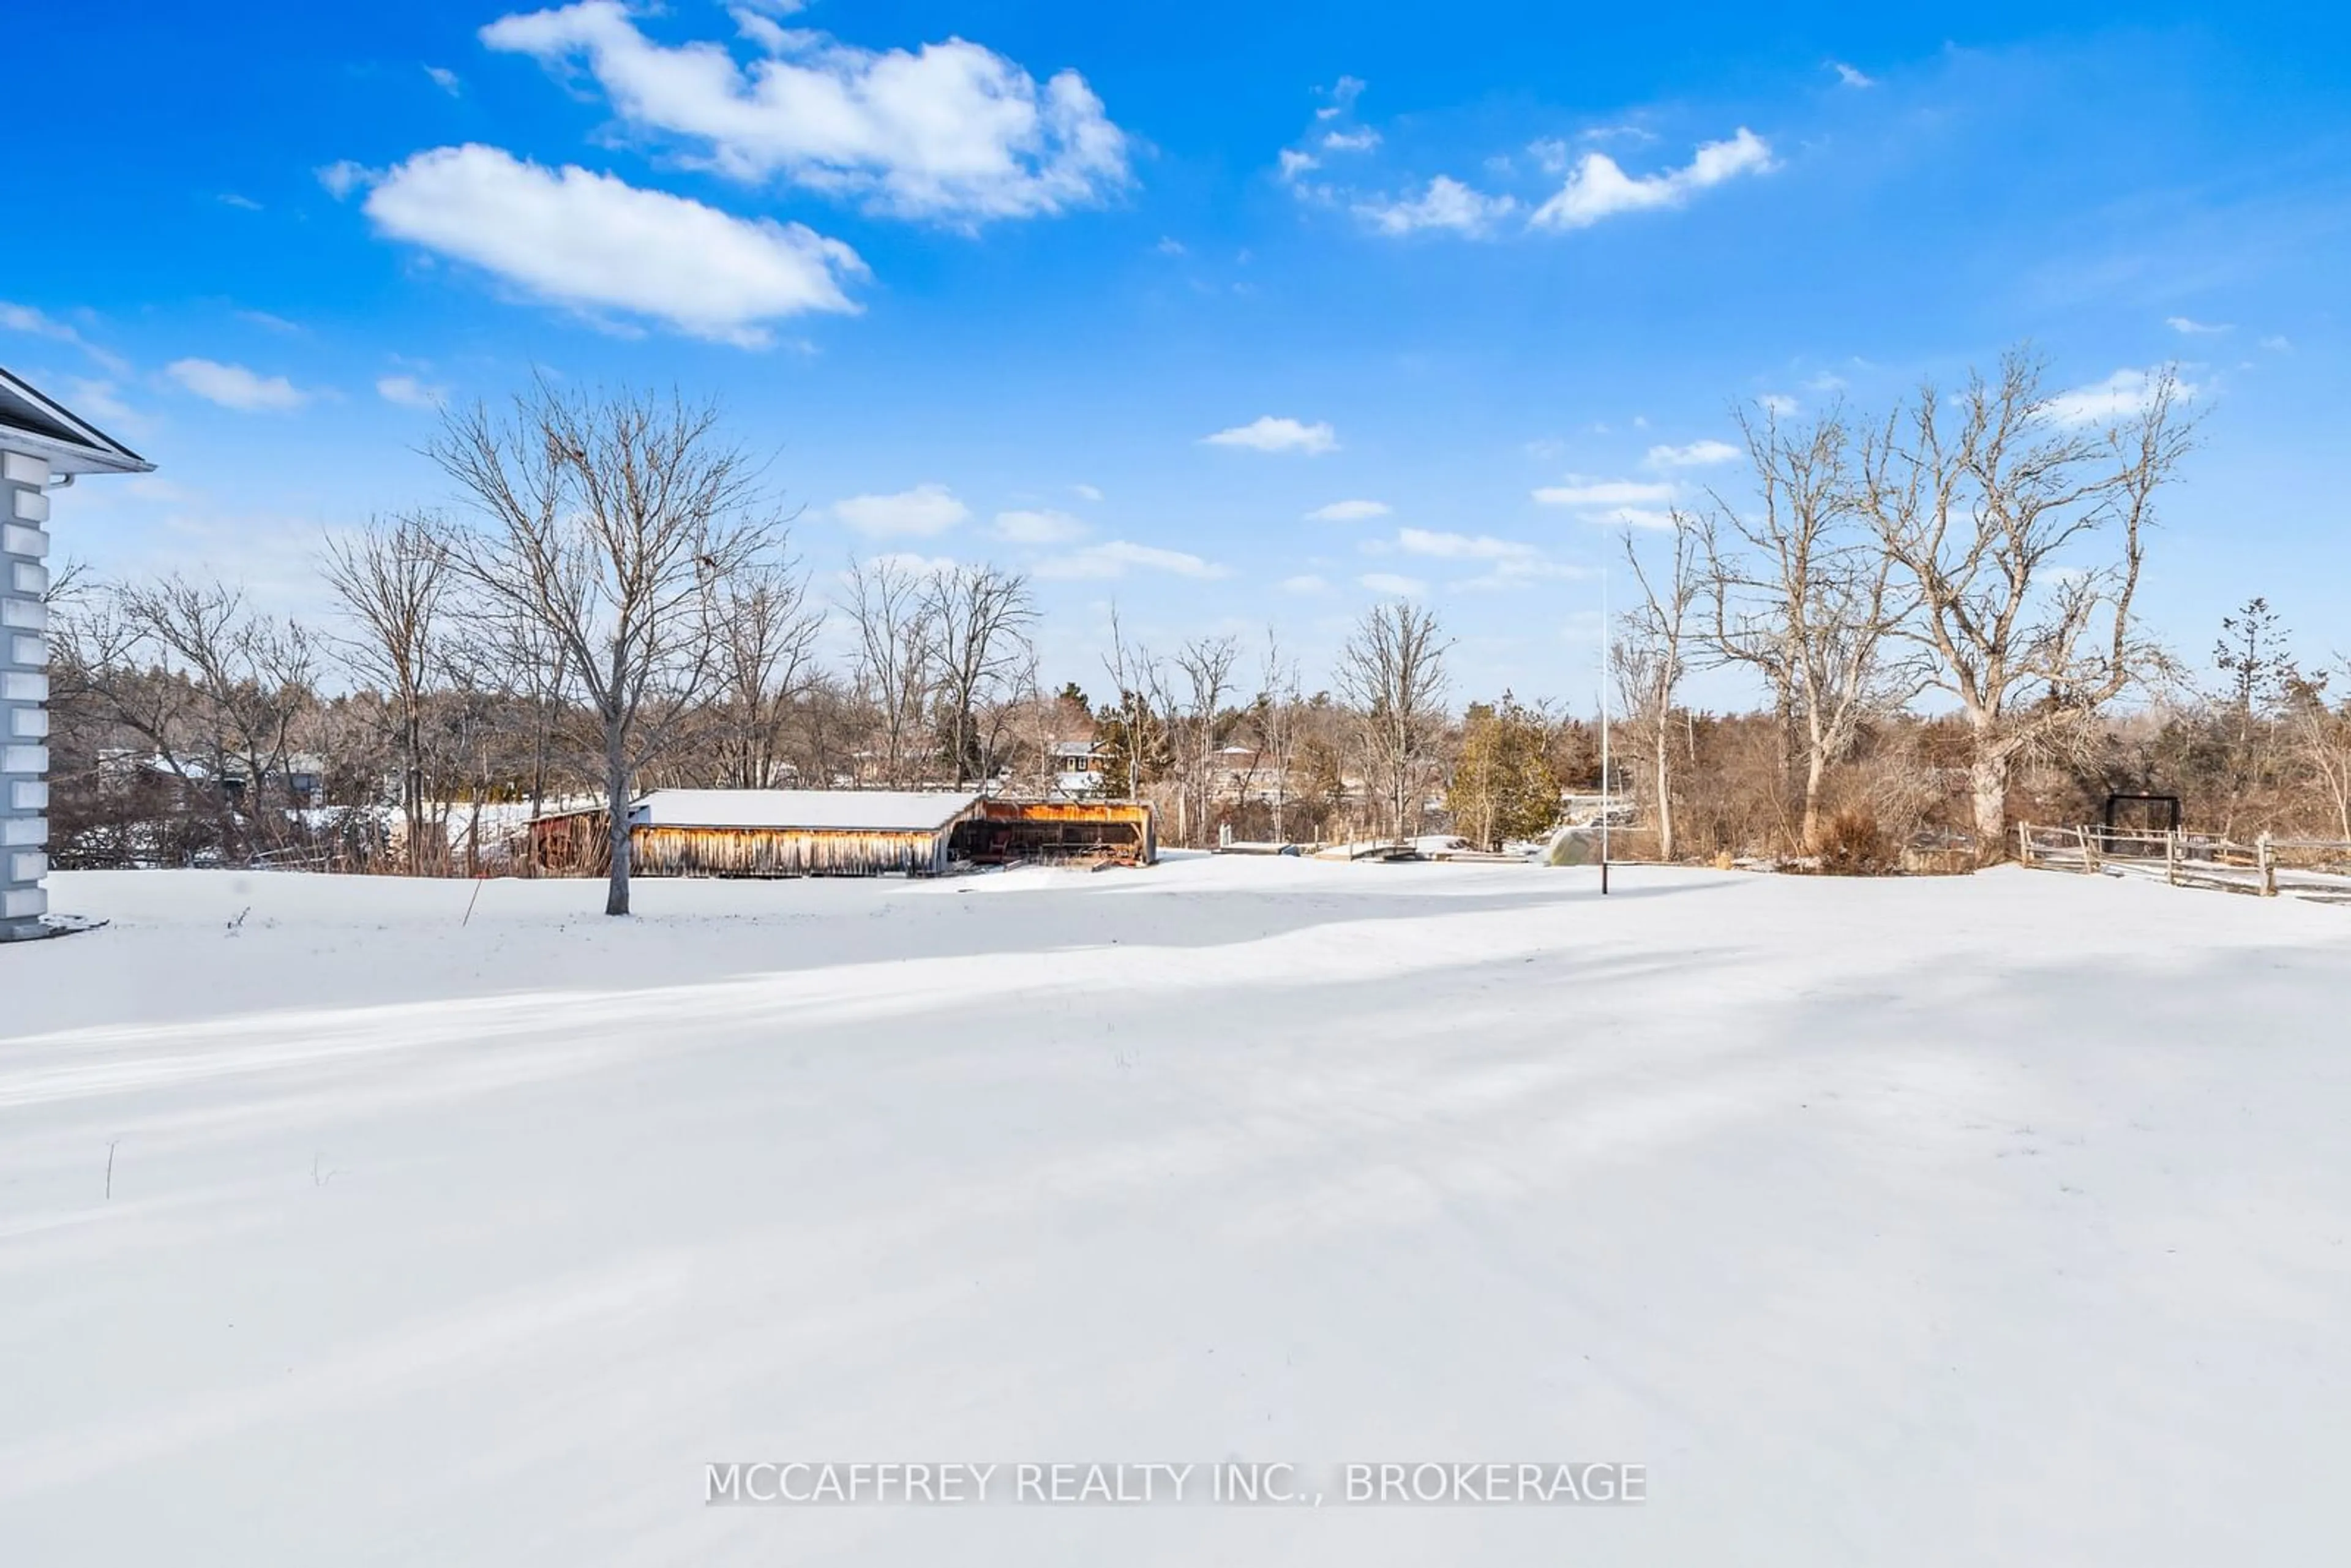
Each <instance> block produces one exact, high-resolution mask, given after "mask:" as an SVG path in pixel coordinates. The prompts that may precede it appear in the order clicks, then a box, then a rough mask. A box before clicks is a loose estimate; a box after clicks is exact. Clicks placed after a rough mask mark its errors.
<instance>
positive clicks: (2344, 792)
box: [2284, 659, 2351, 840]
mask: <svg viewBox="0 0 2351 1568" xmlns="http://www.w3.org/2000/svg"><path fill="white" fill-rule="evenodd" d="M2332 673H2334V674H2341V675H2342V676H2343V677H2344V681H2345V684H2346V685H2351V659H2344V660H2341V661H2339V667H2338V668H2337V670H2335V671H2334V672H2332ZM2326 681H2327V676H2326V674H2309V675H2304V674H2300V673H2299V672H2297V673H2295V674H2294V675H2292V676H2291V677H2290V678H2289V679H2288V682H2287V685H2286V691H2285V698H2284V701H2285V708H2286V716H2287V725H2288V730H2289V733H2290V735H2291V737H2292V744H2293V746H2294V751H2295V753H2296V754H2297V755H2298V757H2299V758H2300V760H2301V762H2302V764H2303V767H2304V768H2305V769H2306V770H2307V771H2308V773H2309V775H2310V777H2311V779H2313V781H2314V782H2315V783H2316V784H2317V785H2318V786H2319V788H2320V789H2321V790H2322V791H2323V792H2324V794H2325V800H2326V804H2327V806H2328V808H2329V810H2331V811H2332V812H2333V814H2334V817H2335V831H2337V832H2339V833H2341V834H2342V835H2343V837H2344V838H2345V839H2346V840H2351V698H2346V699H2345V700H2344V701H2343V702H2342V703H2340V704H2339V705H2337V706H2334V707H2331V708H2330V707H2329V706H2327V704H2326Z"/></svg>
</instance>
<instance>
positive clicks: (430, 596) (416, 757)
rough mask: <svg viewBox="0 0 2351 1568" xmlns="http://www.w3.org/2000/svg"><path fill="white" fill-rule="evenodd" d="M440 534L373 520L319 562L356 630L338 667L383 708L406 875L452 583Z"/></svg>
mask: <svg viewBox="0 0 2351 1568" xmlns="http://www.w3.org/2000/svg"><path fill="white" fill-rule="evenodd" d="M439 533H440V530H438V529H437V528H435V527H434V525H433V524H432V523H431V522H429V521H428V520H426V519H424V518H422V517H393V518H392V519H391V520H389V521H386V520H384V519H382V518H375V519H371V521H370V522H369V523H368V525H367V526H366V527H365V528H361V529H360V530H359V531H358V532H356V533H354V534H350V535H346V536H344V537H341V538H329V540H328V541H327V547H326V559H325V562H324V570H325V572H326V578H327V585H328V587H329V588H330V589H332V590H333V591H334V594H335V597H336V598H337V599H338V600H340V601H341V603H342V607H343V612H344V614H345V615H347V616H349V617H350V621H351V622H352V623H353V625H354V626H355V627H356V628H357V629H358V632H359V634H358V635H357V636H355V637H348V638H343V639H340V647H341V649H342V652H343V657H344V662H345V664H347V665H348V666H349V667H350V671H351V673H352V674H355V675H357V676H358V677H359V678H360V680H361V681H363V682H365V683H366V684H368V685H371V686H372V687H374V688H375V689H377V690H378V691H381V693H382V694H383V695H384V697H385V700H386V702H387V704H388V705H389V707H388V712H389V716H390V717H391V719H392V732H393V733H392V750H393V752H394V754H395V755H396V756H397V757H398V758H399V759H400V814H401V822H402V827H403V828H404V829H405V830H406V835H407V837H406V849H407V862H408V873H409V874H410V875H411V876H421V875H423V873H424V870H425V863H424V802H425V796H426V788H427V785H426V762H425V736H424V705H425V699H426V697H427V695H429V694H430V693H431V692H432V690H433V688H434V685H435V683H436V682H437V680H438V679H439V677H440V674H441V671H440V667H439V665H440V656H441V646H442V637H441V626H440V621H441V614H442V611H443V609H444V605H445V603H446V601H447V598H448V591H449V586H450V582H449V563H448V556H447V554H446V552H445V551H444V549H443V548H442V542H441V539H440V537H439Z"/></svg>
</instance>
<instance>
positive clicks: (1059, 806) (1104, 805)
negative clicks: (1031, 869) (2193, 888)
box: [951, 800, 1159, 865]
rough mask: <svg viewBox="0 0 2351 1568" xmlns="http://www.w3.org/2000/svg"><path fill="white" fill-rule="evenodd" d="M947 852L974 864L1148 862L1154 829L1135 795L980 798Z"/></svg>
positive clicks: (1155, 841)
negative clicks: (1132, 797) (1122, 797)
mask: <svg viewBox="0 0 2351 1568" xmlns="http://www.w3.org/2000/svg"><path fill="white" fill-rule="evenodd" d="M951 852H952V853H953V854H954V855H955V858H956V859H957V860H965V861H969V862H972V863H974V864H975V865H1008V864H1010V863H1012V862H1016V861H1062V862H1083V863H1087V864H1092V865H1150V864H1151V863H1153V862H1155V861H1156V860H1158V858H1159V835H1158V833H1157V831H1156V830H1155V826H1154V824H1153V822H1152V818H1151V808H1150V807H1149V806H1148V805H1146V804H1145V803H1144V802H1143V801H1140V800H983V801H981V802H980V803H979V810H977V811H975V812H973V813H972V814H971V815H970V816H968V817H967V818H965V819H964V820H963V821H961V822H959V823H957V824H956V830H955V838H954V842H953V844H952V846H951Z"/></svg>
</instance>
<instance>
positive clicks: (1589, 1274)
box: [0, 859, 2351, 1568]
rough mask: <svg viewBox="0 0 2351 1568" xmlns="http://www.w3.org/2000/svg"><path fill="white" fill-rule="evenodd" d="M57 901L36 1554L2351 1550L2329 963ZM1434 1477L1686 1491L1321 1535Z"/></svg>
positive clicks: (16, 1374) (2163, 945)
mask: <svg viewBox="0 0 2351 1568" xmlns="http://www.w3.org/2000/svg"><path fill="white" fill-rule="evenodd" d="M52 887H53V904H54V906H55V907H57V908H58V909H60V910H63V911H69V912H74V913H78V914H85V915H99V916H105V917H110V919H111V920H112V921H113V924H112V925H111V926H110V927H109V928H107V929H105V930H103V931H99V932H97V933H94V934H91V935H88V936H78V937H74V938H71V939H68V940H62V941H55V942H46V943H37V944H32V945H27V946H16V947H10V948H0V998H5V1014H0V1562H5V1563H9V1564H26V1565H36V1564H37V1565H48V1564H65V1563H172V1564H214V1563H217V1564H235V1565H237V1568H254V1565H275V1564H304V1565H308V1564H318V1563H334V1564H337V1565H339V1568H349V1565H353V1564H379V1563H381V1564H391V1563H403V1564H404V1563H486V1564H491V1563H494V1564H501V1565H506V1564H518V1563H547V1564H566V1565H574V1564H593V1563H697V1564H701V1563H762V1564H767V1563H833V1562H840V1563H852V1562H854V1563H905V1564H932V1563H958V1564H973V1563H1002V1564H1024V1565H1025V1564H1039V1563H1084V1564H1111V1563H1116V1564H1136V1563H1168V1564H1177V1563H1181V1564H1205V1563H1219V1564H1235V1563H1334V1564H1336V1563H1346V1564H1355V1563H1397V1564H1429V1563H1462V1564H1468V1563H1479V1564H1484V1563H1529V1564H1537V1563H1540V1564H1546V1565H1548V1564H1555V1563H1584V1562H1588V1563H1677V1564H1688V1563H1740V1564H1754V1563H1789V1564H1806V1565H1816V1564H1828V1563H1914V1564H1915V1563H1955V1564H1956V1563H1968V1564H1981V1563H2036V1564H2043V1563H2130V1564H2147V1563H2199V1564H2203V1563H2222V1562H2230V1563H2256V1562H2258V1563H2319V1562H2335V1561H2341V1560H2342V1559H2343V1554H2344V1552H2345V1551H2346V1536H2351V1527H2346V1524H2345V1522H2344V1517H2343V1511H2342V1505H2341V1501H2340V1474H2341V1472H2342V1469H2343V1468H2344V1466H2345V1464H2346V1461H2351V1418H2346V1411H2351V1333H2346V1324H2351V1247H2347V1246H2346V1235H2351V1139H2346V1135H2345V1127H2346V1122H2351V1028H2346V1021H2345V1020H2346V1012H2351V912H2346V911H2344V910H2340V909H2328V908H2322V907H2316V906H2312V905H2307V904H2295V903H2293V902H2291V901H2284V900H2280V901H2275V902H2262V901H2256V900H2253V899H2239V898H2226V897H2219V896H2215V895H2213V894H2209V893H2199V892H2188V891H2176V890H2171V889H2167V888H2163V887H2159V886H2149V885H2144V884H2139V883H2116V882H2113V881H2109V880H2106V879H2100V878H2068V877H2060V876H2051V875H2033V874H2030V873H2015V872H2008V873H1991V874H1987V875H1983V876H1980V877H1975V878H1970V879H1958V880H1949V881H1942V880H1938V881H1897V882H1880V883H1872V882H1837V881H1811V880H1802V879H1794V878H1766V877H1751V876H1736V875H1718V874H1712V873H1702V872H1664V871H1653V870H1633V871H1621V872H1620V873H1618V879H1617V888H1618V892H1617V893H1616V894H1615V895H1614V896H1612V897H1611V898H1609V899H1608V900H1607V901H1606V902H1605V903H1603V902H1602V901H1601V900H1600V899H1599V898H1598V897H1597V896H1596V883H1595V882H1594V881H1593V873H1590V872H1588V871H1580V870H1576V871H1547V870H1537V869H1533V868H1525V867H1517V866H1478V867H1468V866H1446V865H1421V866H1347V865H1330V864H1321V863H1315V862H1300V861H1295V860H1284V859H1249V860H1228V861H1207V860H1178V861H1175V862H1170V863H1168V864H1166V865H1164V866H1162V867H1160V868H1159V869H1157V870H1155V871H1152V872H1148V873H1106V874H1086V873H1049V872H1019V873H1008V874H1004V875H998V876H989V877H981V878H972V879H964V880H954V881H947V882H941V883H902V882H875V883H840V882H832V883H639V884H638V887H637V890H636V891H637V897H638V901H639V907H640V910H641V912H642V913H641V915H639V916H638V917H637V918H634V919H632V920H631V921H628V922H625V923H617V922H607V921H605V920H603V919H602V918H601V917H600V916H599V915H596V914H595V913H593V912H594V910H595V909H596V908H598V907H599V906H600V904H601V898H602V893H601V887H600V886H597V885H595V884H591V883H489V884H486V887H485V888H484V890H483V891H482V893H481V896H480V902H479V904H478V906H477V907H476V908H475V910H474V911H473V914H472V917H471V920H470V923H467V924H464V925H461V917H463V916H464V915H465V909H466V902H467V899H468V898H469V897H470V896H471V895H472V894H473V893H474V891H475V889H474V887H473V886H472V885H471V884H467V883H402V882H396V881H390V880H375V881H361V880H329V879H323V878H308V877H301V876H292V875H287V876H251V875H239V874H235V873H84V874H68V875H59V876H57V877H55V878H53V879H52ZM110 1155H111V1161H112V1170H111V1176H109V1173H108V1164H109V1159H110ZM109 1180H110V1181H111V1188H112V1190H111V1196H110V1197H109V1196H108V1195H107V1186H106V1184H107V1183H108V1181H109ZM792 1459H808V1460H839V1461H850V1460H914V1461H948V1460H971V1461H976V1462H981V1463H986V1462H1000V1463H1002V1464H1003V1465H1005V1466H1006V1467H1007V1468H1006V1470H1005V1472H1004V1475H1003V1476H1001V1477H999V1478H998V1480H997V1482H996V1486H997V1488H998V1489H999V1490H1010V1482H1009V1479H1008V1478H1009V1476H1010V1474H1011V1471H1010V1466H1011V1465H1013V1464H1014V1463H1017V1462H1019V1461H1024V1460H1035V1461H1052V1460H1070V1461H1102V1462H1104V1463H1109V1462H1113V1461H1127V1462H1137V1463H1139V1462H1149V1461H1165V1462H1170V1463H1183V1462H1187V1461H1190V1462H1197V1463H1200V1464H1202V1465H1204V1466H1205V1465H1206V1464H1207V1463H1209V1462H1212V1461H1220V1460H1235V1461H1287V1462H1292V1463H1295V1464H1297V1465H1298V1466H1300V1467H1301V1469H1300V1471H1299V1476H1300V1479H1301V1482H1302V1483H1303V1484H1304V1485H1306V1486H1309V1487H1322V1488H1323V1489H1324V1490H1325V1493H1326V1500H1325V1505H1324V1506H1323V1507H1321V1508H1319V1509H1318V1508H1313V1507H1311V1506H1305V1505H1271V1504H1267V1505H1261V1506H1259V1507H1255V1508H1249V1507H1233V1506H1224V1507H1219V1506H1209V1505H1200V1504H1187V1505H1185V1506H1165V1505H1161V1506H1151V1507H1134V1508H1123V1507H1115V1506H1102V1505H1092V1506H1085V1507H1053V1506H1038V1505H1035V1504H1015V1503H993V1504H990V1505H988V1506H985V1507H977V1506H964V1507H950V1506H946V1505H937V1506H927V1507H926V1506H919V1505H917V1506H910V1507H872V1506H858V1507H840V1506H825V1507H772V1508H758V1507H716V1508H710V1507H705V1506H704V1503H703V1498H704V1491H705V1469H704V1467H705V1463H706V1462H709V1461H742V1462H746V1463H747V1462H751V1461H758V1460H767V1461H784V1460H792ZM1424 1459H1427V1460H1468V1459H1492V1460H1504V1461H1529V1462H1533V1461H1554V1460H1574V1461H1606V1460H1621V1461H1629V1462H1635V1463H1639V1464H1642V1465H1645V1466H1646V1470H1647V1477H1648V1482H1647V1490H1648V1493H1649V1500H1647V1501H1646V1502H1645V1503H1642V1504H1640V1505H1639V1506H1636V1507H1624V1506H1617V1507H1612V1508H1600V1507H1583V1508H1562V1507H1555V1506H1554V1507H1540V1506H1530V1505H1520V1506H1508V1507H1500V1506H1496V1507H1468V1506H1453V1507H1444V1508H1420V1507H1397V1506H1389V1507H1385V1508H1372V1507H1360V1506H1358V1507H1349V1506H1344V1505H1343V1498H1342V1496H1341V1494H1340V1490H1339V1486H1338V1483H1337V1479H1336V1478H1337V1476H1338V1475H1339V1473H1340V1472H1339V1470H1338V1467H1341V1466H1343V1465H1344V1464H1346V1463H1348V1462H1351V1461H1362V1462H1375V1461H1417V1460H1424ZM1202 1474H1203V1475H1204V1474H1205V1472H1202ZM1205 1485H1206V1482H1205V1480H1204V1479H1196V1480H1195V1482H1194V1492H1195V1494H1196V1492H1197V1491H1198V1490H1201V1489H1203V1488H1205Z"/></svg>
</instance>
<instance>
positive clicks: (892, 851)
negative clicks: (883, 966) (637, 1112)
mask: <svg viewBox="0 0 2351 1568" xmlns="http://www.w3.org/2000/svg"><path fill="white" fill-rule="evenodd" d="M610 842H611V841H610V838H609V836H608V833H607V830H606V828H605V815H604V811H603V809H602V808H601V807H584V808H580V809H576V810H568V811H553V812H548V813H545V814H543V815H541V816H540V817H538V819H537V820H536V821H533V822H532V823H531V849H532V859H533V862H534V863H535V864H536V865H537V866H538V868H539V869H540V870H543V871H546V872H550V873H555V874H558V875H600V874H601V873H603V871H604V870H605V862H606V856H607V855H608V853H609V849H610ZM629 846H630V855H631V864H632V870H634V871H635V872H636V873H641V874H643V875H646V876H743V877H786V876H882V875H887V874H891V873H897V874H902V875H907V876H936V875H939V874H941V873H944V872H946V869H947V867H948V865H949V864H950V863H951V862H955V861H967V862H973V863H976V864H1004V863H1008V862H1014V861H1022V860H1088V861H1115V862H1123V863H1127V864H1134V865H1144V864H1149V863H1150V862H1152V861H1154V860H1155V859H1156V858H1157V856H1158V841H1157V838H1156V836H1155V833H1154V831H1153V828H1152V821H1151V809H1150V808H1149V807H1148V806H1140V805H1128V804H1125V803H1109V802H1101V803H1096V802H1083V801H1017V800H989V799H987V798H985V797H983V796H980V795H978V794H976V793H968V792H947V791H941V790H892V789H656V790H654V791H653V793H651V794H649V795H647V796H645V797H644V798H643V799H642V800H639V801H637V803H636V804H635V805H633V806H632V807H631V808H630V809H629Z"/></svg>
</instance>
